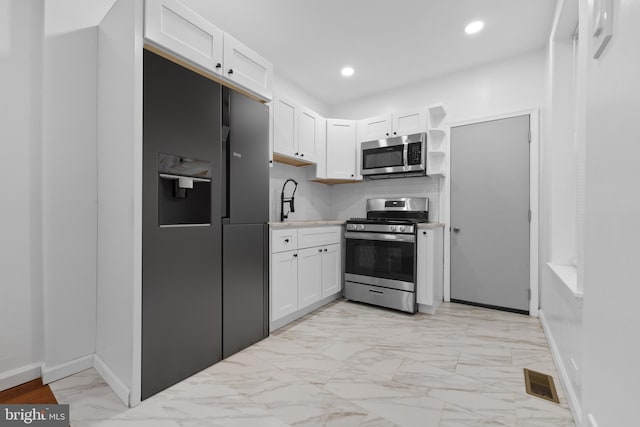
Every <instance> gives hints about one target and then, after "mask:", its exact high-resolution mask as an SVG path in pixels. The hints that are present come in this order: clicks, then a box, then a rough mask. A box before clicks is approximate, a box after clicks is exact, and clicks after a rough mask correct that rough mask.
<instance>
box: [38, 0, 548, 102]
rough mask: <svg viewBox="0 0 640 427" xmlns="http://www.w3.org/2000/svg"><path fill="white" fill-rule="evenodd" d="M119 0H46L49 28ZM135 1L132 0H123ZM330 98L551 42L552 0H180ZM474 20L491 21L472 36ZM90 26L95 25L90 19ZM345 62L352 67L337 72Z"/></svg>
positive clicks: (96, 15) (91, 16)
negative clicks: (468, 30)
mask: <svg viewBox="0 0 640 427" xmlns="http://www.w3.org/2000/svg"><path fill="white" fill-rule="evenodd" d="M114 1H115V0H47V12H46V14H47V15H46V17H45V22H46V27H47V30H48V31H47V33H49V34H50V33H56V32H59V31H63V30H64V29H65V27H71V26H73V25H76V26H77V25H78V24H79V23H80V22H81V21H83V20H84V21H85V22H86V23H88V24H91V25H96V24H97V23H98V22H99V21H100V19H101V16H103V15H104V13H106V11H107V10H108V9H109V7H110V6H111V4H113V3H114ZM125 1H129V0H125ZM181 1H183V2H184V3H185V4H187V5H189V6H190V7H191V8H192V9H194V10H195V11H197V12H198V13H200V14H201V15H203V16H204V17H205V18H208V19H209V20H210V21H212V22H213V23H215V24H216V25H217V26H218V27H220V28H222V29H223V30H224V31H226V32H228V33H230V34H231V35H233V36H234V37H235V38H237V39H239V40H240V41H242V42H243V43H245V44H246V45H248V46H249V47H251V48H252V49H253V50H255V51H257V52H259V53H260V54H261V55H262V56H264V57H266V58H267V59H269V60H270V61H271V62H273V64H274V67H275V70H276V74H277V75H282V76H283V77H285V78H286V79H288V80H290V81H292V82H294V83H295V84H297V85H298V86H299V87H301V88H302V89H304V90H306V91H307V92H309V93H310V94H311V95H314V96H315V97H316V98H318V100H320V101H322V102H324V103H326V104H329V105H333V104H339V103H341V102H345V101H349V100H352V99H356V98H360V97H363V96H366V95H370V94H373V93H376V92H380V91H383V90H387V89H391V88H393V87H396V86H402V85H405V84H407V83H411V82H415V81H420V80H424V79H427V78H430V77H435V76H439V75H443V74H446V73H450V72H453V71H457V70H462V69H465V68H469V67H473V66H477V65H479V64H482V63H486V62H491V61H495V60H498V59H501V58H506V57H509V56H513V55H516V54H518V53H522V52H527V51H531V50H534V49H537V48H541V47H542V46H544V45H545V43H546V41H547V39H548V37H549V32H550V29H551V22H552V18H553V12H554V9H555V3H556V0H181ZM475 19H481V20H483V21H485V23H486V25H485V29H484V30H483V31H482V32H481V33H479V34H477V35H475V36H467V35H466V34H465V33H464V26H465V25H466V24H467V23H468V22H470V21H472V20H475ZM87 26H89V25H87ZM345 65H350V66H352V67H353V68H355V75H354V76H353V77H351V78H349V79H346V78H344V77H342V76H341V75H340V69H341V68H342V67H344V66H345Z"/></svg>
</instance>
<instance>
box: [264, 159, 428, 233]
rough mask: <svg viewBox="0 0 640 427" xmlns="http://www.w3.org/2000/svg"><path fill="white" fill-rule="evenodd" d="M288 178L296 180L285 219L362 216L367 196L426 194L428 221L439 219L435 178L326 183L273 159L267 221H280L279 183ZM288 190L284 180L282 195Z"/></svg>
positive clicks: (280, 184)
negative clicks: (291, 209) (292, 207)
mask: <svg viewBox="0 0 640 427" xmlns="http://www.w3.org/2000/svg"><path fill="white" fill-rule="evenodd" d="M288 178H293V179H295V180H296V181H298V189H297V190H296V194H295V208H296V211H295V212H294V213H290V214H289V218H288V219H287V220H288V221H312V220H333V219H349V218H353V217H364V216H366V211H365V206H366V202H367V199H371V198H377V197H388V198H393V197H427V198H429V221H430V222H437V221H438V219H439V217H438V212H439V209H440V203H439V201H440V185H441V182H440V181H441V180H440V179H439V178H431V177H420V178H394V179H380V180H372V181H364V182H360V183H356V184H336V185H326V184H319V183H316V182H311V181H307V168H304V167H301V168H297V167H294V166H289V165H285V164H282V163H278V162H274V164H273V168H271V174H270V182H269V188H270V191H269V193H270V197H269V198H270V203H271V209H270V212H269V217H270V220H271V221H280V193H281V192H282V185H283V184H284V182H285V181H286V180H287V179H288ZM292 190H293V184H288V185H287V194H286V195H287V196H289V195H290V194H291V191H292ZM285 210H288V208H285Z"/></svg>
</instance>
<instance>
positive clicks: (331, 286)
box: [322, 244, 342, 298]
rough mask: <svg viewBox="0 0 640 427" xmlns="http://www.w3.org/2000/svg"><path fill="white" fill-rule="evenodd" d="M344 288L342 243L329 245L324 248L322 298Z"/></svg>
mask: <svg viewBox="0 0 640 427" xmlns="http://www.w3.org/2000/svg"><path fill="white" fill-rule="evenodd" d="M341 289H342V258H341V252H340V245H339V244H336V245H329V246H327V247H325V248H323V249H322V298H325V297H328V296H329V295H333V294H336V293H338V292H340V290H341Z"/></svg>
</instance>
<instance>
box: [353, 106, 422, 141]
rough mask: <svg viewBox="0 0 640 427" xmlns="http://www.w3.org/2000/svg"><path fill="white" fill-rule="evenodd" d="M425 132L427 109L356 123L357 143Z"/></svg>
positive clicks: (417, 109)
mask: <svg viewBox="0 0 640 427" xmlns="http://www.w3.org/2000/svg"><path fill="white" fill-rule="evenodd" d="M426 130H427V109H426V108H414V109H411V110H406V111H400V112H397V113H393V114H383V115H380V116H375V117H369V118H367V119H362V120H359V121H358V141H360V142H366V141H373V140H376V139H384V138H390V137H394V136H402V135H411V134H413V133H420V132H425V131H426Z"/></svg>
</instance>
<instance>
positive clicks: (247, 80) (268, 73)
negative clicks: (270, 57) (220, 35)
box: [223, 34, 273, 99]
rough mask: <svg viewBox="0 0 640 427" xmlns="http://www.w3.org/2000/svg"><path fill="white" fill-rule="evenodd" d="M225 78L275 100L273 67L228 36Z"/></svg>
mask: <svg viewBox="0 0 640 427" xmlns="http://www.w3.org/2000/svg"><path fill="white" fill-rule="evenodd" d="M223 65H224V76H225V77H227V78H228V79H229V80H231V81H233V82H234V83H237V84H239V85H241V86H244V87H245V88H247V89H249V90H251V91H252V92H255V93H256V94H258V95H260V96H262V97H264V98H266V99H271V98H273V89H272V84H273V83H272V79H273V65H272V64H271V63H270V62H269V61H267V60H266V59H264V58H263V57H262V56H260V55H258V54H257V53H256V52H254V51H253V50H251V49H249V48H248V47H247V46H245V45H244V44H242V43H240V42H239V41H238V40H236V39H234V38H233V37H231V36H230V35H228V34H225V35H224V62H223Z"/></svg>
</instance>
